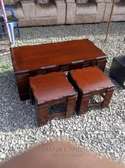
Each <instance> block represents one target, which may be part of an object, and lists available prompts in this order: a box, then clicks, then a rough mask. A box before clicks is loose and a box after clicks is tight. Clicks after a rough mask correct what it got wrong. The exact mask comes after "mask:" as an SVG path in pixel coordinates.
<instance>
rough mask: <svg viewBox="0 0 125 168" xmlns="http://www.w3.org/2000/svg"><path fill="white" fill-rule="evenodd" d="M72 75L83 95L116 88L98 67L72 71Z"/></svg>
mask: <svg viewBox="0 0 125 168" xmlns="http://www.w3.org/2000/svg"><path fill="white" fill-rule="evenodd" d="M71 75H72V78H73V79H74V80H75V81H76V83H77V85H78V86H79V88H80V89H81V90H82V92H83V93H89V92H93V91H96V90H101V89H105V88H110V87H114V85H113V83H112V82H111V80H110V79H109V78H108V77H107V76H106V75H105V74H104V73H103V72H102V71H101V70H100V69H99V68H98V67H96V66H95V67H87V68H82V69H77V70H72V71H71Z"/></svg>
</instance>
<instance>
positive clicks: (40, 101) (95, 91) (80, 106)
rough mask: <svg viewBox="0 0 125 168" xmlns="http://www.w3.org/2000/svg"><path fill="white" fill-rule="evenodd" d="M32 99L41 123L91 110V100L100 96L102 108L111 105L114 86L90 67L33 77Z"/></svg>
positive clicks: (97, 70)
mask: <svg viewBox="0 0 125 168" xmlns="http://www.w3.org/2000/svg"><path fill="white" fill-rule="evenodd" d="M30 87H31V92H30V95H31V98H32V100H34V102H35V105H36V111H37V117H38V124H39V125H41V124H45V123H46V122H47V121H48V120H50V119H52V118H53V117H70V116H72V115H73V114H74V113H75V111H76V112H77V113H84V112H86V111H87V110H88V106H89V102H90V98H91V97H93V96H94V95H100V96H101V97H102V98H103V100H102V101H101V102H96V104H98V105H100V107H101V108H103V107H107V106H108V105H109V103H110V100H111V97H112V94H113V91H114V85H113V84H112V82H111V80H110V79H109V78H108V77H107V76H106V75H105V74H104V73H103V71H101V70H100V69H99V68H98V67H94V66H93V67H87V68H82V69H77V70H72V71H70V72H68V73H67V74H66V73H63V72H52V73H50V74H47V75H38V76H35V77H30Z"/></svg>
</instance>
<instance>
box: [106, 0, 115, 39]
mask: <svg viewBox="0 0 125 168" xmlns="http://www.w3.org/2000/svg"><path fill="white" fill-rule="evenodd" d="M114 6H115V0H112V9H111V13H110V17H109V21H108V26H107V31H106V37H105V40H104V41H105V42H107V39H108V35H109V30H110V25H111V18H112V14H113V10H114Z"/></svg>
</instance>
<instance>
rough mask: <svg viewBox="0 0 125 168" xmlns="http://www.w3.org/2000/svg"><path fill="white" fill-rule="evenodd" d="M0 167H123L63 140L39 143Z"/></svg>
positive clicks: (124, 167) (123, 167)
mask: <svg viewBox="0 0 125 168" xmlns="http://www.w3.org/2000/svg"><path fill="white" fill-rule="evenodd" d="M0 168H125V166H123V165H120V164H117V163H115V162H112V161H110V160H108V159H106V158H101V159H100V158H98V157H97V156H96V155H95V154H94V153H89V152H86V151H85V150H84V149H80V148H79V147H78V146H76V145H74V144H71V143H70V142H65V141H60V142H59V141H55V142H48V143H46V144H40V145H38V146H35V147H34V148H32V149H30V150H28V151H27V152H25V153H23V154H21V155H19V156H16V157H14V158H13V159H11V160H10V161H8V162H6V163H4V164H2V165H1V166H0Z"/></svg>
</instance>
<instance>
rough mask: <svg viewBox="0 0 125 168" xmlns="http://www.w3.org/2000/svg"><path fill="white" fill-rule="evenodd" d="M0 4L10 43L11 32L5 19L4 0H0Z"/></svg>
mask: <svg viewBox="0 0 125 168" xmlns="http://www.w3.org/2000/svg"><path fill="white" fill-rule="evenodd" d="M0 5H1V8H2V11H3V18H4V22H5V25H6V29H7V33H8V36H9V42H10V43H12V37H11V32H10V29H9V25H8V19H7V15H6V10H5V6H4V0H0Z"/></svg>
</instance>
